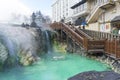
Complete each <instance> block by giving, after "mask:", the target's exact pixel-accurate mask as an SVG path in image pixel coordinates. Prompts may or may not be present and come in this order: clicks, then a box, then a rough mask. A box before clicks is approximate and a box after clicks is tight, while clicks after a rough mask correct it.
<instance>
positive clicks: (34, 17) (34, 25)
mask: <svg viewBox="0 0 120 80" xmlns="http://www.w3.org/2000/svg"><path fill="white" fill-rule="evenodd" d="M31 18H32V22H31V24H30V26H31V27H37V24H36V22H35V20H36V15H35V13H34V12H33V13H32V16H31Z"/></svg>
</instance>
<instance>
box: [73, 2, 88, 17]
mask: <svg viewBox="0 0 120 80" xmlns="http://www.w3.org/2000/svg"><path fill="white" fill-rule="evenodd" d="M89 13H90V10H89V8H88V5H87V3H85V4H82V5H80V6H79V7H77V8H75V9H74V12H73V17H80V16H83V15H88V14H89Z"/></svg>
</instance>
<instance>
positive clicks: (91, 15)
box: [73, 0, 120, 32]
mask: <svg viewBox="0 0 120 80" xmlns="http://www.w3.org/2000/svg"><path fill="white" fill-rule="evenodd" d="M82 1H85V2H83V3H80V2H79V3H77V4H75V5H74V6H73V7H74V8H73V10H74V14H75V15H74V16H73V17H74V18H76V19H77V18H78V19H80V18H81V19H82V18H85V22H86V24H87V26H88V27H86V29H90V30H96V31H102V32H110V31H111V30H112V27H113V26H117V27H120V22H119V21H120V0H82ZM115 18H117V19H115ZM115 20H116V21H115ZM79 22H80V20H79ZM82 23H83V21H82V22H80V25H82Z"/></svg>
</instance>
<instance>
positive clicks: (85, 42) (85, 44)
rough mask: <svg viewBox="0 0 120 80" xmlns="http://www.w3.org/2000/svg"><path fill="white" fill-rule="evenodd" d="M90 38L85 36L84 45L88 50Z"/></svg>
mask: <svg viewBox="0 0 120 80" xmlns="http://www.w3.org/2000/svg"><path fill="white" fill-rule="evenodd" d="M88 45H89V44H88V39H87V38H84V43H83V46H84V48H85V49H86V50H88Z"/></svg>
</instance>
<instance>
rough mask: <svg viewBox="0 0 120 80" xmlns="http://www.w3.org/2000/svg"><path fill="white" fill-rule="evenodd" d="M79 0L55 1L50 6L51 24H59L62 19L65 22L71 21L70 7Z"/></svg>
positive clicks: (71, 11)
mask: <svg viewBox="0 0 120 80" xmlns="http://www.w3.org/2000/svg"><path fill="white" fill-rule="evenodd" d="M79 1H80V0H57V1H56V2H55V3H53V5H52V19H53V20H52V22H54V21H56V22H59V21H61V20H62V19H64V20H65V22H69V21H71V16H72V15H73V10H72V9H71V6H72V5H74V4H76V3H77V2H79Z"/></svg>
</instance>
